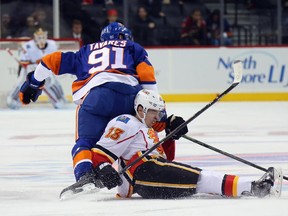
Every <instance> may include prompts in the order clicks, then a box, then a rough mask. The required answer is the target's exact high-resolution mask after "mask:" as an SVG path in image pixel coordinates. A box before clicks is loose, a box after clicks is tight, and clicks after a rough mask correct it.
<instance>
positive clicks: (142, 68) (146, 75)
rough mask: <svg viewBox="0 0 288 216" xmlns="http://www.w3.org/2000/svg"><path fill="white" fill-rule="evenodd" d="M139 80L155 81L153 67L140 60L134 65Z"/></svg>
mask: <svg viewBox="0 0 288 216" xmlns="http://www.w3.org/2000/svg"><path fill="white" fill-rule="evenodd" d="M136 71H137V74H138V76H139V79H140V82H156V78H155V74H154V68H153V67H152V66H151V65H148V64H147V63H146V62H141V63H140V64H138V65H137V67H136Z"/></svg>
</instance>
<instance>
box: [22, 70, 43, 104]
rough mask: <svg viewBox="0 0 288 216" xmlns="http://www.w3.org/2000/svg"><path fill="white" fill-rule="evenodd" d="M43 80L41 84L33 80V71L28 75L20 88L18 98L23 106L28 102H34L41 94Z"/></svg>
mask: <svg viewBox="0 0 288 216" xmlns="http://www.w3.org/2000/svg"><path fill="white" fill-rule="evenodd" d="M44 84H45V80H44V81H42V82H39V81H37V80H36V79H35V78H34V71H32V72H30V73H28V75H27V78H26V81H25V82H24V83H23V85H22V86H21V88H20V93H19V98H20V101H21V102H22V103H23V104H29V103H30V101H33V102H35V101H36V100H37V99H38V97H39V96H40V95H41V93H42V89H43V87H44Z"/></svg>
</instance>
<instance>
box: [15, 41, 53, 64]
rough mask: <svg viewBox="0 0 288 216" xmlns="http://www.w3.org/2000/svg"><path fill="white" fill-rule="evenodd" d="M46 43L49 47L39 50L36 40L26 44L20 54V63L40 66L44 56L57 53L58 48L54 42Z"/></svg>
mask: <svg viewBox="0 0 288 216" xmlns="http://www.w3.org/2000/svg"><path fill="white" fill-rule="evenodd" d="M46 43H47V45H46V47H44V48H43V49H39V48H38V47H37V44H36V43H35V41H34V40H30V41H28V42H26V43H24V44H23V45H22V50H21V53H20V61H22V62H23V61H24V62H31V64H38V63H39V62H40V61H41V58H42V57H43V56H45V55H47V54H50V53H52V52H56V51H57V49H58V47H57V44H56V42H55V41H54V40H47V41H46Z"/></svg>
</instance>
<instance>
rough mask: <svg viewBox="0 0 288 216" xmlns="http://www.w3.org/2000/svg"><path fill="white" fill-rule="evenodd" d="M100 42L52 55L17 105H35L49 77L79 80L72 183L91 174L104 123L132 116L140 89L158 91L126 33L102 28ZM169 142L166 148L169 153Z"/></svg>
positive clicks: (117, 28)
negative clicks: (71, 77)
mask: <svg viewBox="0 0 288 216" xmlns="http://www.w3.org/2000/svg"><path fill="white" fill-rule="evenodd" d="M100 40H101V41H99V42H95V43H92V44H88V45H85V46H83V47H81V48H80V50H79V51H77V52H76V53H74V52H66V53H63V52H54V53H51V54H48V55H46V56H44V57H43V58H42V60H41V63H40V64H39V65H38V66H37V67H36V70H35V72H32V73H29V74H28V76H27V80H26V82H25V83H24V84H23V85H22V87H21V91H20V98H21V101H22V102H23V103H24V104H29V103H30V101H33V102H35V101H36V100H37V98H38V96H39V95H40V94H41V92H42V87H43V85H44V83H45V79H47V78H48V77H49V76H51V75H52V74H56V75H62V74H67V73H68V74H73V75H76V76H77V79H76V80H75V81H74V82H73V85H72V91H73V100H74V102H75V103H76V104H78V107H77V110H76V117H77V120H76V136H75V137H76V143H75V145H74V147H73V149H72V157H73V167H74V175H75V178H76V181H78V180H79V179H80V178H81V177H82V176H83V175H84V174H85V173H86V172H90V171H91V170H92V169H93V167H92V152H91V149H92V148H93V147H94V146H95V145H96V143H97V141H98V140H99V139H100V137H101V136H102V134H103V132H104V129H105V127H106V125H107V124H108V122H109V121H110V120H111V119H112V118H114V117H115V116H117V115H120V114H124V113H133V111H134V98H135V96H136V94H137V93H138V91H139V90H141V89H142V88H147V89H152V90H156V91H157V84H156V78H155V73H154V68H153V66H152V65H151V63H150V61H149V60H148V54H147V52H146V50H145V49H144V48H143V47H142V46H141V45H139V44H138V43H136V42H134V41H133V37H132V34H131V32H130V30H129V29H127V28H126V27H125V26H124V25H122V24H121V23H117V22H114V23H111V24H109V25H108V26H106V27H105V28H103V30H102V32H101V36H100ZM168 119H169V118H168ZM169 120H171V121H169V124H170V123H171V124H172V122H174V123H175V122H177V121H178V122H179V121H180V122H181V118H179V117H178V118H177V117H174V118H173V119H172V118H170V119H169ZM182 121H183V119H182ZM160 125H161V124H160ZM164 125H166V123H165V124H164ZM171 142H172V145H169V146H170V147H172V148H173V141H171Z"/></svg>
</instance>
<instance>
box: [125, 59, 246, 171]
mask: <svg viewBox="0 0 288 216" xmlns="http://www.w3.org/2000/svg"><path fill="white" fill-rule="evenodd" d="M232 67H233V72H234V81H233V83H232V84H231V86H230V87H229V88H227V89H226V90H225V91H224V92H222V93H221V94H220V95H218V96H217V97H216V98H215V99H214V100H213V101H212V102H210V103H208V104H207V105H206V106H205V107H203V108H202V109H201V110H199V111H198V112H197V113H195V114H194V115H193V116H192V117H190V118H189V119H188V120H187V121H185V122H183V123H182V124H181V125H179V126H178V127H177V128H175V130H173V131H171V132H170V133H169V134H168V135H167V136H166V137H164V138H163V139H162V140H160V141H159V142H158V143H156V144H155V145H153V146H152V147H151V148H150V149H148V150H147V151H146V152H144V153H143V154H142V155H141V156H140V157H138V158H137V159H135V160H134V161H133V162H131V163H130V164H128V165H127V166H126V167H124V168H123V169H122V170H121V171H120V172H119V174H123V173H124V172H125V171H126V170H128V169H129V168H130V167H132V166H134V165H135V164H136V163H138V162H139V161H140V160H142V159H143V158H144V157H146V156H147V155H148V154H150V153H151V152H152V151H154V150H155V149H156V148H158V146H160V145H161V144H163V143H164V142H166V141H167V140H169V139H170V138H172V136H173V135H174V134H176V133H178V132H179V131H180V130H182V128H184V127H185V126H186V125H188V124H189V123H190V122H191V121H192V120H194V119H195V118H197V117H198V116H199V115H201V114H202V113H203V112H204V111H206V110H207V109H208V108H210V107H211V106H212V105H213V104H215V103H216V102H217V101H219V100H220V99H221V98H222V97H223V96H224V95H226V94H227V93H228V92H230V91H231V90H232V89H234V88H235V87H236V86H237V85H238V84H239V83H240V82H241V80H242V74H243V69H242V62H241V61H239V60H237V61H235V62H234V63H233V65H232Z"/></svg>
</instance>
